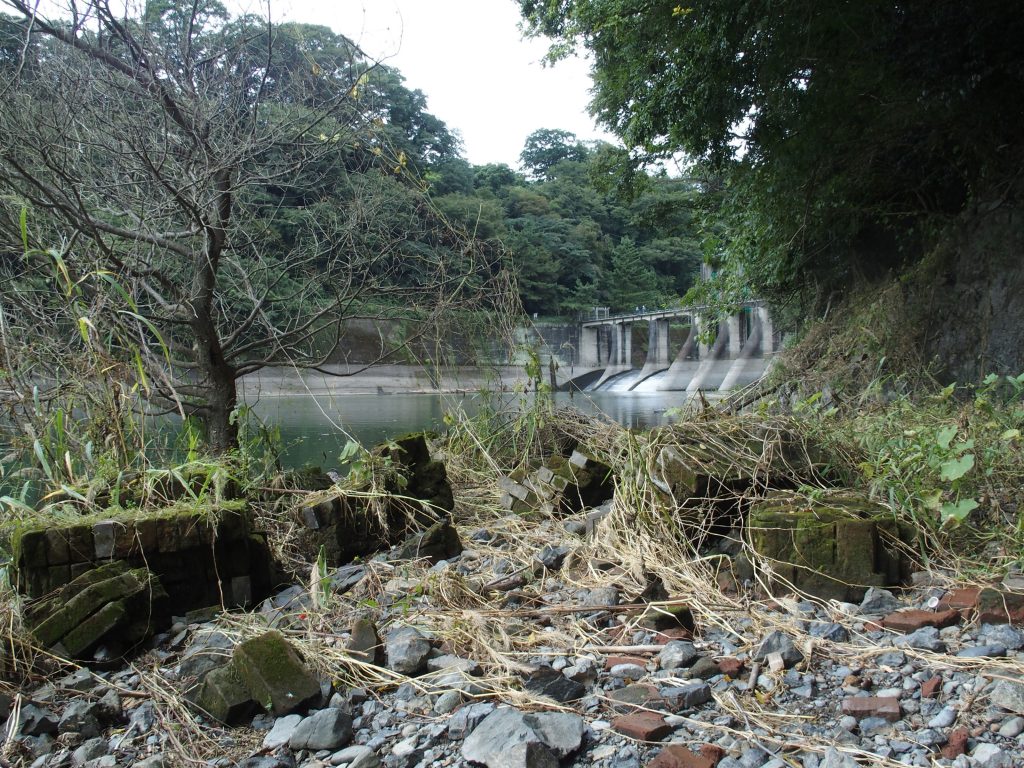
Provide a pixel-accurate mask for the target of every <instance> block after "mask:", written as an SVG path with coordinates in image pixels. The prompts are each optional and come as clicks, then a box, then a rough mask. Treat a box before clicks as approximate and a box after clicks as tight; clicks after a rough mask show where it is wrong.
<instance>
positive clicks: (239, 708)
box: [193, 664, 259, 725]
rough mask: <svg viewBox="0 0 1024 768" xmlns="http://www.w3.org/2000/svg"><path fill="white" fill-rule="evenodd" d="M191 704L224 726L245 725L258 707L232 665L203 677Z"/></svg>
mask: <svg viewBox="0 0 1024 768" xmlns="http://www.w3.org/2000/svg"><path fill="white" fill-rule="evenodd" d="M193 701H194V703H195V704H196V705H197V706H198V707H199V708H200V709H202V710H203V711H204V712H206V713H207V714H208V715H210V717H212V718H214V719H216V720H219V721H220V722H222V723H227V724H228V725H239V724H241V723H243V722H245V721H246V720H248V719H249V718H250V717H252V714H253V712H255V711H256V710H257V709H258V708H259V703H258V702H257V701H256V699H255V698H254V697H253V695H252V693H251V692H250V691H249V688H248V687H247V686H246V685H245V683H243V682H242V680H241V678H240V677H239V676H238V673H237V671H236V670H235V668H234V666H233V665H232V664H225V665H224V666H223V667H218V668H217V669H214V670H213V671H211V672H210V673H209V674H207V675H206V677H205V678H203V682H202V685H201V687H200V689H199V691H198V693H197V694H196V695H195V697H194V699H193Z"/></svg>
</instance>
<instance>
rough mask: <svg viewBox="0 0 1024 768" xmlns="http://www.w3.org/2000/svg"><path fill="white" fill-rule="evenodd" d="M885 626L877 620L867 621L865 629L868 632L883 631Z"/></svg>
mask: <svg viewBox="0 0 1024 768" xmlns="http://www.w3.org/2000/svg"><path fill="white" fill-rule="evenodd" d="M883 629H885V627H883V626H882V625H881V624H879V623H878V622H877V621H865V622H864V630H865V631H866V632H881V631H882V630H883Z"/></svg>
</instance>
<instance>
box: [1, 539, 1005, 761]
mask: <svg viewBox="0 0 1024 768" xmlns="http://www.w3.org/2000/svg"><path fill="white" fill-rule="evenodd" d="M578 522H579V521H575V520H569V521H566V523H565V526H564V528H563V530H562V536H561V537H559V540H558V541H557V542H555V543H552V544H550V545H546V546H545V547H543V548H541V549H540V550H539V551H537V552H536V557H535V559H534V563H535V565H534V572H535V574H536V580H535V581H534V582H533V584H534V586H535V587H536V589H535V590H530V591H531V592H536V595H537V597H538V598H539V600H536V601H535V600H527V599H526V595H521V596H518V597H512V596H510V595H508V594H504V595H502V596H500V597H498V598H497V599H496V600H495V602H494V605H493V608H494V610H495V611H496V613H495V615H494V616H492V617H489V618H488V619H487V621H489V622H503V621H504V622H514V621H518V622H524V621H529V622H531V623H532V624H533V627H532V628H531V631H534V632H536V633H538V634H539V635H540V636H541V642H539V643H538V644H537V645H535V646H534V648H533V653H531V654H530V655H528V656H525V657H522V658H520V659H519V661H518V663H517V667H518V669H516V670H515V671H514V672H512V673H511V674H509V675H505V676H503V677H502V678H501V679H495V678H494V677H493V676H489V675H487V674H484V670H485V669H486V668H487V667H488V659H479V658H471V657H468V656H459V655H456V654H454V653H452V652H451V651H452V650H454V649H451V648H446V647H445V646H446V642H445V640H444V639H442V638H441V637H439V636H438V635H436V634H434V633H433V632H432V631H431V629H430V625H429V622H426V621H419V620H418V619H419V617H425V616H429V615H430V614H432V613H437V612H448V611H450V610H451V608H450V607H449V606H446V605H443V604H442V605H436V604H433V597H432V595H433V592H432V590H431V589H430V588H429V585H430V584H431V583H436V582H437V581H438V580H443V579H445V578H448V577H454V576H457V577H459V578H460V579H462V578H469V579H472V578H474V577H478V576H485V575H486V576H487V577H488V578H490V577H491V576H492V575H493V570H492V569H493V568H494V566H495V565H498V566H499V567H498V570H501V567H500V563H495V560H496V559H499V558H500V554H499V553H500V552H501V551H502V546H503V544H502V538H503V537H502V534H501V533H500V532H498V530H495V529H479V530H476V531H472V532H469V533H468V536H467V538H468V542H469V545H468V546H467V547H466V548H464V549H462V550H461V552H459V553H457V554H453V555H451V556H449V557H448V558H446V559H441V560H439V561H438V562H436V563H434V564H430V563H429V562H424V561H422V560H402V559H398V560H383V559H382V560H380V561H377V562H371V563H368V564H367V565H365V566H358V565H357V566H348V567H345V568H342V569H339V570H338V571H335V572H334V573H332V574H331V579H332V582H333V584H334V588H333V592H332V600H335V601H337V603H338V605H337V607H336V608H335V610H334V612H333V613H330V614H328V616H336V617H346V618H348V617H350V616H352V615H353V614H354V613H358V611H359V610H360V606H365V604H366V602H367V600H369V599H371V597H370V596H371V595H372V596H373V597H372V599H373V600H375V601H377V604H378V606H384V607H383V609H382V613H381V614H380V617H379V618H378V619H377V620H376V621H374V622H372V623H371V624H369V626H364V627H362V628H361V629H360V628H359V627H356V626H355V625H354V623H353V624H348V625H345V626H333V627H323V626H318V625H317V623H316V621H315V620H314V619H313V618H312V615H313V614H314V613H315V610H316V609H315V608H314V607H313V606H312V598H311V595H310V592H309V590H307V589H306V588H304V587H302V586H299V585H294V586H292V587H290V588H288V589H285V590H283V591H281V592H280V593H278V594H277V595H275V596H274V597H272V598H270V599H269V600H268V601H266V602H265V603H264V604H263V605H262V606H261V607H260V609H259V610H257V611H256V612H254V614H253V616H252V617H251V618H252V621H253V622H255V623H256V624H262V625H263V626H265V627H278V628H279V629H281V630H282V631H283V636H284V637H290V638H292V639H293V641H294V642H296V647H298V648H302V644H301V640H302V639H303V638H304V637H306V636H308V634H309V633H314V632H315V633H317V634H324V635H325V638H324V641H325V642H326V643H328V647H333V648H343V649H349V651H350V653H349V655H352V652H355V651H354V646H356V645H359V646H360V647H361V648H363V651H362V652H365V653H367V654H369V655H368V656H367V658H368V659H369V661H368V664H372V663H374V662H376V661H379V662H380V663H381V664H382V666H381V668H380V669H381V672H382V673H387V672H390V675H389V677H390V678H391V679H390V681H389V682H386V683H383V684H381V681H380V679H379V678H377V681H376V684H374V683H373V682H369V681H368V684H365V685H353V686H349V685H338V684H336V683H335V684H332V682H331V678H330V677H327V678H324V677H319V676H317V675H316V673H315V672H312V671H311V672H310V674H312V675H314V677H315V678H316V680H317V688H316V695H315V696H314V697H313V699H314V700H313V701H312V702H306V703H305V706H304V707H302V708H301V709H300V711H298V712H294V713H293V712H289V713H287V714H280V715H279V716H274V715H273V714H268V713H260V714H257V715H256V716H255V717H252V718H251V719H246V720H245V722H244V724H243V725H241V726H240V727H237V728H234V729H230V730H222V726H220V725H219V724H217V723H216V721H212V720H210V718H208V717H204V716H203V715H201V714H200V715H195V716H194V717H195V718H196V722H197V724H198V727H199V728H200V729H201V731H202V732H203V733H204V739H205V740H207V741H206V743H205V745H204V749H205V750H207V751H209V750H216V749H218V748H220V749H223V750H224V752H225V753H234V754H235V755H236V757H223V758H217V757H212V758H210V759H208V760H205V761H203V760H199V761H196V762H194V763H192V764H199V765H204V764H205V765H210V766H225V767H226V766H231V765H238V766H244V768H289V767H291V766H301V767H302V768H315V767H317V766H343V765H347V766H352V767H353V768H371V767H372V766H378V765H385V766H389V768H427V767H428V766H444V765H465V764H481V765H486V766H489V768H505V767H508V768H512V767H513V766H524V767H529V768H543V767H544V766H555V765H559V764H561V765H565V766H568V765H578V766H584V765H591V766H601V767H602V768H634V767H636V768H639V767H640V766H649V767H650V768H670V767H671V766H695V767H696V766H714V765H718V766H720V768H739V766H742V767H743V768H765V767H766V766H767V767H768V768H783V767H784V766H787V765H801V766H804V767H805V768H814V767H815V766H830V767H833V768H834V767H837V766H851V767H852V766H853V765H856V764H857V761H858V760H860V761H861V764H870V765H883V764H901V765H919V766H929V765H951V766H957V767H958V768H960V767H961V766H962V767H964V768H966V766H985V767H987V768H996V767H997V766H1011V765H1021V764H1024V762H1022V757H1021V755H1022V754H1024V736H1022V735H1021V734H1022V733H1024V682H1022V679H1021V677H1020V673H1021V669H1022V667H1024V631H1022V630H1021V629H1020V628H1019V627H1014V626H1012V625H1010V624H1006V623H1004V624H980V625H979V624H976V623H971V622H970V621H969V619H971V617H972V612H974V610H975V609H974V608H973V607H971V606H969V605H967V606H964V607H962V608H960V609H949V608H947V607H945V606H946V605H947V604H948V600H947V603H945V604H944V603H943V602H942V600H943V599H945V598H948V597H953V598H956V594H953V593H949V592H946V591H945V590H943V589H941V588H938V587H937V586H934V585H933V584H932V583H931V580H930V579H929V577H927V576H925V575H923V574H921V575H919V576H918V578H917V582H918V586H917V587H916V588H914V589H911V590H909V591H908V592H907V593H906V594H905V595H904V596H903V597H902V598H897V597H895V596H894V595H893V594H892V593H891V592H890V591H887V590H881V589H872V590H869V592H868V593H867V595H866V596H865V598H864V601H863V602H862V603H861V604H860V605H853V604H842V603H833V604H824V605H823V604H821V603H815V602H810V601H795V600H781V601H778V602H775V603H768V604H761V605H757V606H756V607H754V608H753V610H752V611H751V612H750V613H749V614H746V615H743V614H739V615H733V614H724V613H723V614H722V615H721V616H719V617H717V620H716V621H715V622H714V623H702V622H700V621H698V622H697V624H696V626H694V625H693V623H692V616H691V614H690V613H689V611H688V610H682V611H680V610H678V604H674V603H672V602H671V601H662V603H661V604H659V603H657V602H655V603H653V604H648V605H647V606H646V607H645V606H644V605H643V604H631V605H630V606H623V605H622V602H621V601H622V598H623V595H622V594H621V593H620V592H619V590H617V589H616V588H615V587H614V586H607V587H593V588H590V589H586V588H584V589H575V588H573V587H572V586H571V585H570V583H569V580H564V579H563V577H562V570H561V569H562V568H563V567H566V566H565V565H564V563H565V560H566V558H567V556H568V555H570V553H571V552H572V551H573V550H574V549H575V548H576V547H577V546H578V545H579V543H580V537H579V535H578V533H574V532H578V530H579V525H577V524H576V523H578ZM496 528H497V526H496ZM555 532H556V531H555V530H553V529H551V528H550V527H549V528H548V530H547V533H548V534H549V535H553V534H555ZM399 573H402V574H405V575H402V576H399V575H398V574H399ZM387 577H390V578H387ZM385 578H386V580H385V581H383V582H382V581H381V580H382V579H385ZM371 585H376V587H377V588H376V589H373V588H371ZM418 592H419V594H417V593H418ZM410 596H412V597H411V599H410ZM936 598H938V600H936ZM969 598H970V595H969V594H968V599H969ZM523 605H530V606H531V607H530V608H528V609H524V608H523V607H522V606H523ZM343 606H344V607H343ZM674 608H675V610H673V609H674ZM364 610H365V608H364ZM524 615H528V617H529V618H528V619H523V618H520V617H522V616H524ZM901 619H903V620H902V621H901ZM324 620H325V616H324V615H321V616H320V617H318V621H321V622H322V621H324ZM569 621H572V622H576V621H581V622H584V623H585V624H586V625H587V627H588V636H589V637H590V639H591V642H590V643H589V644H588V645H586V646H583V647H572V646H567V645H565V644H562V643H559V642H558V640H559V639H560V637H561V636H562V634H563V632H562V627H561V625H562V624H563V623H565V622H569ZM936 624H939V625H942V624H948V626H941V627H940V626H935V625H936ZM771 627H775V628H771ZM892 627H897V628H898V629H893V628H892ZM770 628H771V629H770ZM324 629H329V630H330V632H329V633H324V632H323V630H324ZM378 631H379V632H380V636H379V640H378V639H377V638H378V634H377V633H378ZM367 632H369V634H370V638H371V639H370V641H369V642H367V640H366V636H365V633H367ZM361 634H362V637H360V635H361ZM545 635H548V636H550V641H548V640H547V638H545ZM237 638H238V635H237V628H234V629H233V628H231V627H230V625H228V626H225V625H224V624H223V622H222V621H214V622H212V623H196V622H193V623H186V622H185V620H183V619H182V620H179V621H178V622H177V623H176V624H175V625H174V626H173V627H172V628H171V630H170V631H169V632H167V633H164V634H161V635H159V636H157V637H155V638H153V640H152V643H151V645H152V646H153V647H152V650H150V651H148V652H147V653H146V654H145V655H144V656H142V657H141V658H139V659H137V660H136V661H135V662H134V664H133V665H132V666H131V667H128V668H124V669H119V670H115V671H99V670H90V669H89V668H87V667H83V668H81V669H79V670H77V671H74V672H71V673H70V674H67V675H62V676H59V677H56V678H54V681H53V682H47V683H43V684H41V685H39V686H37V687H34V688H32V689H26V690H25V691H23V692H22V693H21V694H20V695H18V696H16V697H14V699H13V700H12V699H11V698H10V697H8V700H7V707H8V709H10V707H11V706H12V704H15V703H16V711H15V712H14V713H13V716H14V718H15V720H16V722H17V723H20V727H19V728H18V729H17V730H16V735H17V739H16V740H11V739H10V738H9V740H8V742H7V746H6V748H5V749H6V755H7V759H8V760H10V761H11V763H10V764H12V765H31V766H33V768H55V767H56V766H86V767H87V768H101V767H102V768H107V767H108V766H130V765H135V766H145V767H146V768H157V766H168V767H169V766H176V765H184V764H185V763H183V762H180V761H181V760H182V759H183V758H182V757H181V755H180V753H177V752H176V749H175V748H176V746H178V745H176V743H175V733H174V731H175V729H174V728H167V722H166V720H165V717H166V715H161V714H158V713H159V711H160V710H161V709H162V708H163V707H165V706H166V702H164V701H160V700H159V699H158V698H157V699H154V698H153V697H151V696H150V695H149V694H148V693H147V691H149V690H152V686H153V681H154V680H156V681H159V683H160V685H162V686H165V687H166V688H168V689H171V690H174V689H180V688H181V687H182V686H185V687H187V681H189V680H193V679H195V678H196V677H197V676H198V675H199V674H200V673H202V672H204V671H207V670H208V669H212V668H217V667H218V666H219V665H221V664H223V662H224V657H225V655H226V654H228V653H230V649H231V648H232V647H234V646H235V643H236V641H237ZM313 669H315V665H312V666H310V670H313ZM143 670H145V671H144V672H143ZM373 678H374V676H373V675H371V680H372V679H373ZM15 700H16V701H15ZM165 728H166V730H164V729H165ZM206 729H209V730H206ZM218 745H219V746H218ZM240 750H241V751H242V752H248V753H249V754H248V755H240V754H239V751H240Z"/></svg>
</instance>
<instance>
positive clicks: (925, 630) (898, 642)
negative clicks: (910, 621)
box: [892, 627, 946, 653]
mask: <svg viewBox="0 0 1024 768" xmlns="http://www.w3.org/2000/svg"><path fill="white" fill-rule="evenodd" d="M892 644H893V645H895V646H897V647H899V648H916V649H917V650H921V651H932V652H934V653H944V652H945V651H946V644H945V643H944V642H942V638H941V636H940V635H939V630H937V629H936V628H935V627H921V628H920V629H918V630H915V631H913V632H911V633H910V634H909V635H904V636H903V637H897V638H896V639H895V640H893V643H892Z"/></svg>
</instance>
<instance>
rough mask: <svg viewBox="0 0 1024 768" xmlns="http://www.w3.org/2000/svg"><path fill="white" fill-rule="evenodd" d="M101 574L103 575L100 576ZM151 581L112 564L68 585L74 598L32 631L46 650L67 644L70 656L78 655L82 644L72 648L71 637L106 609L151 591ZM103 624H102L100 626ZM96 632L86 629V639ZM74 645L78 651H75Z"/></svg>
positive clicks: (141, 571)
mask: <svg viewBox="0 0 1024 768" xmlns="http://www.w3.org/2000/svg"><path fill="white" fill-rule="evenodd" d="M101 570H102V573H101V574H97V573H96V572H97V571H101ZM94 574H95V575H94ZM104 576H106V578H104ZM90 577H91V578H90ZM151 581H152V576H151V574H150V573H149V572H148V571H146V570H144V569H136V570H127V569H126V567H125V566H124V564H122V563H111V565H110V566H108V567H107V568H105V569H99V568H97V569H96V570H95V571H93V572H91V573H90V574H86V575H85V576H83V577H81V578H80V579H77V580H75V581H73V582H71V583H70V584H68V586H67V588H66V589H67V591H68V592H74V594H73V595H72V596H70V597H69V598H68V599H66V600H59V601H54V602H53V603H51V604H50V606H51V607H52V611H51V612H50V613H49V615H48V616H46V618H44V619H43V620H42V621H40V622H39V623H38V624H36V625H35V626H34V627H32V634H33V635H34V636H35V637H36V639H38V640H39V642H40V643H42V644H43V645H44V646H46V647H49V646H52V645H54V644H55V643H57V642H58V641H61V640H63V644H64V647H65V648H67V650H68V652H70V653H72V654H75V655H77V654H78V653H79V651H78V650H76V648H78V647H79V646H80V645H81V642H82V641H81V640H76V641H72V642H71V643H70V644H69V641H68V640H67V636H68V635H69V634H71V633H72V632H74V631H76V630H77V629H78V628H79V627H81V626H82V625H86V624H87V622H88V620H89V618H90V617H91V616H93V615H94V614H96V613H98V612H101V611H103V610H104V609H105V606H107V605H109V604H111V603H123V601H124V600H125V599H126V598H130V597H132V596H134V595H137V594H140V593H143V592H147V591H149V590H151V589H152V588H153V587H152V586H151ZM54 603H55V604H54ZM122 607H123V606H122ZM44 610H45V609H44ZM102 624H103V622H102V621H101V622H100V625H102ZM89 626H93V625H89ZM92 631H94V630H91V629H86V630H85V636H87V635H88V634H89V632H92ZM76 637H79V638H80V637H83V635H82V634H81V633H79V635H76ZM72 645H74V646H75V648H72Z"/></svg>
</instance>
